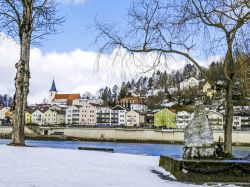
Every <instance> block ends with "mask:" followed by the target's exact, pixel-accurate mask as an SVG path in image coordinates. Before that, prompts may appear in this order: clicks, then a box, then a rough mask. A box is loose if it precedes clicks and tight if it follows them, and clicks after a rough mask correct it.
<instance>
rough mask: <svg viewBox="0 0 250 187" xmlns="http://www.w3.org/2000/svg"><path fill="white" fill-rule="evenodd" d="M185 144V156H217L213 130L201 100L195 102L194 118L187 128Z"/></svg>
mask: <svg viewBox="0 0 250 187" xmlns="http://www.w3.org/2000/svg"><path fill="white" fill-rule="evenodd" d="M184 145H185V147H184V153H183V158H209V157H213V156H215V147H214V138H213V132H212V130H211V127H210V124H209V121H208V119H207V116H206V114H205V107H204V105H203V103H202V102H201V101H197V102H196V103H195V112H194V116H193V119H192V120H191V121H190V122H189V123H188V125H187V127H186V128H185V131H184Z"/></svg>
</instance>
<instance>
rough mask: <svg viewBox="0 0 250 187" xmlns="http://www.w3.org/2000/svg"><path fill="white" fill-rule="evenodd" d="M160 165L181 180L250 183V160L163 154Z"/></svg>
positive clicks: (199, 182)
mask: <svg viewBox="0 0 250 187" xmlns="http://www.w3.org/2000/svg"><path fill="white" fill-rule="evenodd" d="M159 166H160V167H162V168H164V169H165V170H167V171H169V172H170V173H171V174H172V175H173V176H174V177H175V178H176V180H177V181H181V182H192V183H198V184H204V183H209V182H222V183H250V161H248V160H211V159H183V158H181V157H180V156H161V157H160V163H159Z"/></svg>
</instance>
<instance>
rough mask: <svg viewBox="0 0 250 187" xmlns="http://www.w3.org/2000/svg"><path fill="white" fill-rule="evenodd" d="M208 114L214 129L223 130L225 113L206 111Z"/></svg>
mask: <svg viewBox="0 0 250 187" xmlns="http://www.w3.org/2000/svg"><path fill="white" fill-rule="evenodd" d="M206 115H207V118H208V121H209V123H210V126H211V128H212V129H217V130H223V125H224V118H223V115H222V114H220V113H218V112H215V111H206Z"/></svg>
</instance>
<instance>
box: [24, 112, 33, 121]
mask: <svg viewBox="0 0 250 187" xmlns="http://www.w3.org/2000/svg"><path fill="white" fill-rule="evenodd" d="M32 113H33V110H32V109H30V108H27V109H26V112H25V124H29V123H32Z"/></svg>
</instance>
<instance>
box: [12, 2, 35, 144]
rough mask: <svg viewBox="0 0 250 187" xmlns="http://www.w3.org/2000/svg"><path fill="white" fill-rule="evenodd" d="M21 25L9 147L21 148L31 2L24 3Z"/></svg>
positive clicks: (27, 76)
mask: <svg viewBox="0 0 250 187" xmlns="http://www.w3.org/2000/svg"><path fill="white" fill-rule="evenodd" d="M23 6H24V11H23V23H22V25H20V28H19V34H20V47H21V51H20V60H19V62H18V63H17V64H16V69H17V73H16V77H15V88H16V90H15V95H14V102H13V105H12V112H13V117H12V120H13V131H12V137H11V143H10V144H11V145H17V146H23V145H25V141H24V125H25V109H26V106H27V97H28V93H29V78H30V69H29V61H30V42H31V25H32V24H31V20H32V8H33V3H32V1H29V0H26V1H24V4H23Z"/></svg>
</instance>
